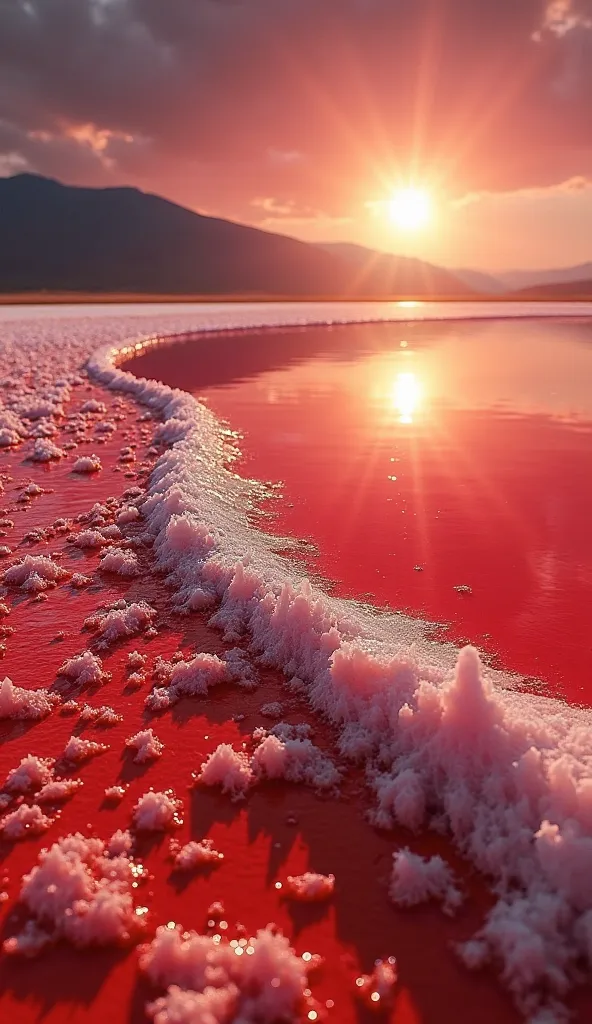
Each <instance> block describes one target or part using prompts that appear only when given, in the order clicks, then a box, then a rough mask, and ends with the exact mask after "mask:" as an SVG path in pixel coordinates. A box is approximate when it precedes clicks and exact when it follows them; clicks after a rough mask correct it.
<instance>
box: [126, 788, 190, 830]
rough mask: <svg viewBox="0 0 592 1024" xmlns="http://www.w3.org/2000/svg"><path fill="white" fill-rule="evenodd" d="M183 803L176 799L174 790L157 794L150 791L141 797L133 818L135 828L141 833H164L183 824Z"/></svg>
mask: <svg viewBox="0 0 592 1024" xmlns="http://www.w3.org/2000/svg"><path fill="white" fill-rule="evenodd" d="M182 809H183V801H182V800H178V799H177V798H176V797H175V794H174V793H173V790H172V789H167V790H165V791H164V792H155V791H154V790H153V789H149V790H148V792H147V793H144V795H143V796H141V797H140V799H139V800H138V802H137V804H136V806H135V807H134V813H133V817H132V821H133V825H134V828H136V829H137V830H138V831H139V832H164V831H165V830H166V829H169V828H176V827H177V826H178V825H182V824H183V819H182V818H181V817H180V812H181V811H182Z"/></svg>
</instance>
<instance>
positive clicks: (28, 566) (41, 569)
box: [2, 555, 69, 594]
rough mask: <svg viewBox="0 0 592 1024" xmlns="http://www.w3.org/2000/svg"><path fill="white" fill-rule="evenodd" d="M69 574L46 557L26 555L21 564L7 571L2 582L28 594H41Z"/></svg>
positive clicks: (16, 564) (18, 563) (12, 566)
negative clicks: (40, 592)
mask: <svg viewBox="0 0 592 1024" xmlns="http://www.w3.org/2000/svg"><path fill="white" fill-rule="evenodd" d="M68 575H69V574H68V573H67V572H66V570H65V569H62V567H61V566H60V565H57V563H56V562H52V560H51V558H47V557H46V556H45V555H25V557H24V558H23V559H21V561H20V562H16V563H15V565H11V566H10V568H9V569H5V570H4V572H3V574H2V582H3V583H4V584H5V585H6V586H8V587H19V588H20V589H21V590H24V591H25V592H27V593H34V594H35V593H39V591H41V590H47V589H48V587H55V586H56V584H57V583H59V581H60V580H63V579H66V578H67V576H68Z"/></svg>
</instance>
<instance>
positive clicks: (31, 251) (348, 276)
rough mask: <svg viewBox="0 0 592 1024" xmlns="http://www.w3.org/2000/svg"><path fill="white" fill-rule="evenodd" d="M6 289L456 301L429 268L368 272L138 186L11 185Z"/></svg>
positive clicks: (2, 203) (453, 281)
mask: <svg viewBox="0 0 592 1024" xmlns="http://www.w3.org/2000/svg"><path fill="white" fill-rule="evenodd" d="M0 238H1V240H2V245H1V247H0V292H4V293H9V292H37V291H47V292H94V293H97V294H99V293H120V294H124V293H128V294H129V293H132V294H134V293H135V294H153V295H165V294H172V295H195V296H208V295H209V296H213V295H216V296H224V295H227V296H245V297H247V296H253V297H255V296H261V297H264V296H269V297H274V296H276V297H277V296H285V297H295V298H297V297H311V298H314V297H319V298H320V297H335V298H358V297H368V298H396V297H413V296H417V297H422V296H423V297H427V296H435V297H438V296H442V297H453V296H455V295H456V296H458V295H466V294H467V291H468V289H467V286H466V285H465V284H463V283H462V282H461V281H459V280H458V278H456V277H454V275H453V274H450V273H449V272H448V271H446V270H443V269H441V268H438V267H434V266H431V265H430V264H424V263H422V262H421V261H419V260H411V261H409V260H405V261H399V267H400V268H401V269H400V271H396V270H395V269H394V268H395V264H394V263H393V262H392V261H393V260H396V257H392V258H389V260H388V263H387V264H385V263H383V262H382V261H380V260H378V261H376V263H375V265H373V266H369V267H367V268H364V269H363V272H360V266H359V265H356V264H355V262H352V260H351V259H348V258H347V257H345V258H344V256H343V254H340V253H339V252H337V251H336V252H330V251H326V250H324V249H323V248H321V247H319V246H316V245H309V244H307V243H305V242H300V241H297V240H296V239H294V238H289V237H287V236H285V235H278V234H272V233H270V232H267V231H261V230H259V229H257V228H251V227H246V226H244V225H241V224H235V223H232V222H230V221H227V220H221V219H218V218H214V217H205V216H202V215H201V214H197V213H194V212H192V211H191V210H188V209H185V208H184V207H181V206H178V205H176V204H175V203H171V202H169V201H168V200H167V199H163V198H161V197H160V196H156V195H152V194H148V193H145V192H141V191H139V190H138V189H135V188H101V189H98V188H78V187H72V186H68V185H62V184H60V183H59V182H57V181H53V180H51V179H49V178H43V177H39V176H37V175H33V174H18V175H15V176H14V177H11V178H4V179H0Z"/></svg>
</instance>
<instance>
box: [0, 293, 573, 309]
mask: <svg viewBox="0 0 592 1024" xmlns="http://www.w3.org/2000/svg"><path fill="white" fill-rule="evenodd" d="M286 302H289V303H294V304H298V305H309V304H311V303H315V304H316V303H325V302H326V303H336V302H339V303H343V304H346V305H348V304H350V303H351V304H354V303H356V304H359V303H361V302H365V303H366V302H367V303H377V304H378V303H380V304H384V303H394V304H397V305H398V304H403V303H413V304H417V305H424V304H425V305H427V304H431V303H446V304H453V303H468V302H470V303H474V304H476V305H482V304H484V303H486V304H488V305H498V304H508V303H513V304H514V303H516V304H523V303H537V304H540V305H543V306H547V305H550V304H551V305H554V304H558V303H566V304H571V303H579V302H592V293H589V294H586V293H584V294H582V295H569V296H566V295H559V296H548V295H545V296H537V295H516V294H513V293H510V294H509V295H505V294H503V295H430V296H425V295H396V296H388V295H387V296H380V295H369V296H365V295H359V296H354V295H352V296H341V295H316V296H315V295H265V294H261V295H259V294H248V293H247V294H236V295H225V294H221V295H193V294H191V293H187V294H185V293H184V294H179V295H177V294H170V293H165V294H157V293H155V294H146V293H144V292H121V293H119V292H100V293H96V294H95V293H94V292H44V291H38V292H5V293H2V292H0V306H38V305H40V306H72V305H81V306H82V305H127V304H130V303H134V304H138V305H140V304H142V305H149V304H151V303H160V304H163V303H169V304H170V305H172V306H174V305H180V304H183V303H194V304H196V305H198V304H199V305H211V304H226V305H240V304H243V303H260V304H264V305H276V304H278V303H286Z"/></svg>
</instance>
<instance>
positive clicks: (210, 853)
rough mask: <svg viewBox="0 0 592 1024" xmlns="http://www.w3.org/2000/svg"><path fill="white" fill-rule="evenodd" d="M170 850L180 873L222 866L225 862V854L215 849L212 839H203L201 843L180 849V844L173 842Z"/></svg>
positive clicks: (193, 843)
mask: <svg viewBox="0 0 592 1024" xmlns="http://www.w3.org/2000/svg"><path fill="white" fill-rule="evenodd" d="M170 850H171V853H172V854H173V856H174V860H175V867H176V868H178V869H179V870H180V871H190V870H191V869H192V868H198V867H212V866H216V865H220V864H221V863H222V861H223V860H224V854H223V853H219V852H218V850H215V849H214V843H213V840H212V839H202V840H201V842H199V843H196V842H190V843H187V844H186V846H182V847H179V844H178V843H175V842H171V844H170Z"/></svg>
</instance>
